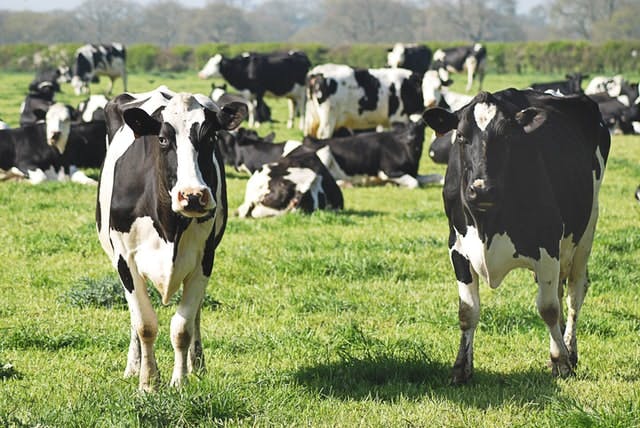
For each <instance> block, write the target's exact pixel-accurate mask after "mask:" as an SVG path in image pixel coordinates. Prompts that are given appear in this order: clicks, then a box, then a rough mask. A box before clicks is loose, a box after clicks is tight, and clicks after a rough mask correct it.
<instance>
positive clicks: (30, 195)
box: [0, 72, 640, 427]
mask: <svg viewBox="0 0 640 428" xmlns="http://www.w3.org/2000/svg"><path fill="white" fill-rule="evenodd" d="M558 77H561V76H543V75H524V76H516V75H501V76H496V75H491V74H489V75H487V78H486V80H485V89H488V90H498V89H501V88H504V87H507V86H515V87H525V86H527V85H528V84H529V83H531V82H533V81H545V80H552V79H555V78H558ZM31 78H32V75H31V74H8V73H4V74H3V75H2V78H0V93H2V96H1V97H0V118H2V119H3V120H5V121H7V122H8V123H9V124H10V125H12V126H17V123H18V107H19V105H20V102H21V101H22V99H23V98H24V95H25V92H26V88H27V85H28V83H29V81H30V80H31ZM454 78H455V80H456V83H455V86H454V87H453V89H454V90H457V91H460V92H462V88H463V85H464V82H463V81H464V79H463V78H461V77H460V76H454ZM629 78H630V79H632V80H634V79H635V80H637V78H638V76H629ZM210 83H211V81H201V80H199V79H197V77H196V75H195V73H193V72H192V73H189V74H178V75H151V74H147V75H136V74H133V75H130V78H129V87H130V89H131V90H133V91H144V90H149V89H152V88H154V87H156V86H158V85H159V84H166V85H167V86H169V87H170V88H171V89H173V90H177V91H181V90H185V91H191V92H202V93H205V94H208V93H209V90H210V89H209V88H210ZM102 85H105V86H106V81H105V79H103V81H102V82H101V85H93V88H92V89H93V91H94V92H96V90H97V89H99V88H100V87H101V86H102ZM121 85H122V84H121V82H120V81H116V83H115V91H116V92H118V91H120V90H121V89H122V86H121ZM63 91H65V92H64V94H60V95H58V96H57V99H58V100H61V101H65V102H68V103H70V104H73V105H76V104H77V102H78V101H80V100H81V97H75V96H73V95H72V94H73V92H72V90H71V88H70V86H69V85H63ZM267 102H268V103H269V104H270V105H271V106H272V109H273V116H274V117H275V118H277V119H280V120H281V122H280V123H276V124H274V125H269V124H266V125H263V126H262V127H261V128H259V133H260V134H261V135H264V134H266V133H268V132H270V131H271V130H273V131H275V132H276V141H283V140H285V139H288V138H299V137H300V135H301V134H300V132H299V131H298V130H297V129H294V130H287V129H286V128H285V126H284V125H285V118H286V103H285V102H283V101H274V100H272V99H267ZM426 150H427V149H426V148H425V152H426ZM433 172H439V173H444V167H443V166H438V165H434V164H433V163H432V162H431V161H430V160H429V159H428V156H427V155H426V154H424V155H423V159H422V162H421V168H420V173H421V174H428V173H433ZM89 173H90V175H93V176H94V177H97V174H98V171H89ZM227 177H228V196H229V206H230V207H231V208H232V209H235V208H236V207H238V206H239V205H240V203H241V201H242V198H243V195H244V186H245V184H246V181H247V178H248V177H247V176H245V175H243V174H240V173H236V172H235V171H233V170H231V169H227ZM639 183H640V136H615V137H614V138H613V140H612V151H611V154H610V157H609V163H608V167H607V171H606V175H605V180H604V184H603V187H602V189H601V192H600V206H601V210H600V221H599V224H598V228H597V232H596V239H595V243H594V250H593V253H592V256H591V259H590V278H591V287H590V289H589V292H588V294H587V297H586V300H585V304H584V307H583V310H582V312H581V319H580V321H579V323H578V341H579V348H580V361H579V363H578V369H577V374H576V376H575V377H573V378H570V379H565V380H556V379H553V378H552V377H551V374H550V370H549V369H548V368H547V366H546V363H547V360H548V357H549V355H548V347H549V339H548V334H547V331H546V328H545V326H544V323H543V321H542V320H541V319H540V317H539V316H538V313H537V310H536V307H535V296H536V289H537V287H536V285H535V284H534V281H533V278H532V275H531V274H530V273H529V272H526V271H515V272H512V273H511V274H510V275H509V276H508V277H507V279H506V280H505V282H504V283H503V284H502V286H501V287H500V288H498V289H496V290H491V289H489V287H488V286H487V285H486V284H484V283H482V284H481V287H480V288H481V292H480V293H481V300H482V309H481V319H480V327H479V330H478V332H477V335H476V341H475V370H476V372H475V377H474V379H473V380H472V382H471V384H469V385H467V386H464V387H453V386H450V385H449V374H450V370H451V366H452V364H453V361H454V359H455V355H456V352H457V348H458V341H459V328H458V315H457V308H458V306H457V303H458V294H457V286H456V283H455V279H454V275H453V270H452V269H451V267H450V263H449V260H448V256H447V245H446V244H447V235H448V230H447V224H446V217H445V215H444V212H443V209H442V198H441V187H438V186H431V187H424V188H421V189H417V190H407V189H401V188H397V187H392V186H385V187H372V188H348V189H344V198H345V210H344V211H342V212H338V213H324V212H319V213H315V214H313V215H309V216H306V215H289V216H285V217H280V218H273V219H266V220H254V221H252V220H240V219H238V218H233V217H232V218H230V221H229V224H228V226H227V231H226V233H225V236H224V238H223V240H222V243H221V245H220V247H219V249H218V251H217V253H216V260H215V264H214V269H213V275H212V279H211V281H210V283H209V288H208V297H207V299H206V301H205V306H204V309H203V314H202V333H203V347H204V352H205V357H206V362H207V372H206V373H205V374H204V375H203V376H202V377H201V378H200V379H198V378H191V379H190V380H191V381H190V383H189V384H188V385H187V386H186V387H184V388H182V389H178V390H176V389H172V388H169V387H168V386H167V384H168V381H169V377H170V370H171V367H172V364H173V350H172V348H171V343H170V340H169V337H168V329H169V320H170V317H171V316H172V314H173V313H174V310H175V306H174V305H169V306H168V307H165V308H160V309H159V310H158V315H159V320H160V333H159V337H158V342H157V344H156V356H157V358H158V364H159V368H160V371H161V375H162V381H163V384H164V385H163V386H162V387H161V388H160V390H159V391H158V392H157V393H155V394H141V393H139V392H138V391H137V385H138V384H137V379H135V378H134V379H123V377H122V373H123V371H124V367H125V364H126V353H127V346H128V342H129V340H128V339H129V314H128V311H127V309H126V304H125V303H124V299H123V297H122V293H123V292H122V290H121V288H120V286H119V285H118V283H117V279H116V275H115V271H114V270H113V268H112V267H111V266H110V264H109V261H108V258H107V257H106V255H105V254H104V253H103V251H102V249H101V248H100V246H99V243H98V238H97V233H96V230H95V221H94V209H95V197H96V189H95V188H94V187H87V186H82V185H78V184H71V183H45V184H43V185H39V186H32V185H29V184H27V183H6V182H3V183H0V241H1V242H2V245H1V246H0V260H2V262H1V266H2V269H1V271H2V274H1V275H0V426H35V425H39V426H61V427H62V426H64V427H68V426H77V427H85V426H214V425H231V426H236V425H257V426H332V427H333V426H344V427H353V426H366V427H391V426H424V427H430V426H456V427H466V426H473V427H495V426H536V427H557V426H567V427H570V426H598V427H639V426H640V287H639V284H640V228H639V227H638V225H639V223H640V222H639V220H640V204H638V203H637V201H636V200H635V199H633V192H634V191H635V188H636V186H637V185H638V184H639ZM526 190H527V189H523V191H526ZM114 290H115V291H114Z"/></svg>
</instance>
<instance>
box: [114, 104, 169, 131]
mask: <svg viewBox="0 0 640 428" xmlns="http://www.w3.org/2000/svg"><path fill="white" fill-rule="evenodd" d="M122 116H123V118H124V121H125V123H126V124H127V125H129V128H131V129H132V130H133V133H134V134H135V136H136V138H137V137H139V136H141V135H158V134H159V133H160V127H161V126H162V124H161V123H160V122H158V121H157V120H155V119H154V118H152V117H151V116H149V115H148V114H147V112H146V111H144V110H142V109H140V108H130V109H128V110H125V111H124V113H122Z"/></svg>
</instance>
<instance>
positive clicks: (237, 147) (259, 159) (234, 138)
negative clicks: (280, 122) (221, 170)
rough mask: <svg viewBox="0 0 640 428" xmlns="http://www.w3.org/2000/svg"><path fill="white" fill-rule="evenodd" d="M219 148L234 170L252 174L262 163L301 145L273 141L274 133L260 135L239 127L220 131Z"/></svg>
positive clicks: (266, 162) (273, 159)
mask: <svg viewBox="0 0 640 428" xmlns="http://www.w3.org/2000/svg"><path fill="white" fill-rule="evenodd" d="M220 134H221V141H220V149H221V152H222V155H223V157H224V159H225V163H226V164H227V165H231V166H233V167H234V168H235V169H236V171H245V172H247V173H249V174H253V173H254V172H255V171H257V170H259V169H260V168H262V166H263V165H265V164H268V163H271V162H276V161H277V160H278V159H280V158H281V157H282V156H284V155H285V154H286V153H289V152H290V151H291V150H293V149H294V148H296V147H297V146H299V145H301V144H302V143H300V142H299V141H293V140H290V141H284V142H277V143H274V142H273V138H274V134H273V133H272V134H269V135H268V136H266V137H260V136H259V135H258V134H257V133H256V132H254V131H252V130H248V129H245V128H239V129H238V130H237V131H235V132H221V133H220Z"/></svg>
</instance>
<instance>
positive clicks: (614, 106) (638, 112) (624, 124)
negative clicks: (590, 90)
mask: <svg viewBox="0 0 640 428" xmlns="http://www.w3.org/2000/svg"><path fill="white" fill-rule="evenodd" d="M604 96H605V98H604V99H602V98H598V97H596V96H595V95H590V96H589V97H590V98H592V99H594V101H597V103H598V108H599V109H600V113H602V118H603V120H604V122H605V123H606V124H607V126H608V127H609V130H610V131H611V132H612V133H622V134H637V133H638V131H637V130H636V127H637V125H636V123H638V122H640V105H639V104H633V105H631V106H627V105H626V104H624V103H623V102H621V101H620V100H619V98H611V97H609V96H608V94H606V93H604Z"/></svg>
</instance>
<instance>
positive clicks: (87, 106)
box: [77, 95, 109, 122]
mask: <svg viewBox="0 0 640 428" xmlns="http://www.w3.org/2000/svg"><path fill="white" fill-rule="evenodd" d="M108 102H109V99H108V98H107V97H105V96H104V95H90V96H89V98H88V99H86V100H84V101H81V102H80V103H79V104H78V108H77V111H78V116H79V117H80V119H81V120H82V121H83V122H91V121H96V120H102V121H104V120H105V116H104V107H105V106H106V105H107V103H108Z"/></svg>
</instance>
